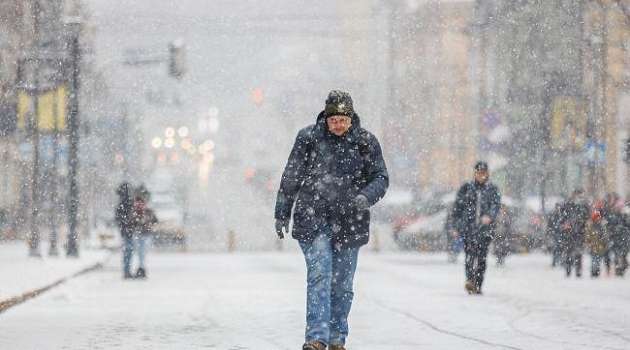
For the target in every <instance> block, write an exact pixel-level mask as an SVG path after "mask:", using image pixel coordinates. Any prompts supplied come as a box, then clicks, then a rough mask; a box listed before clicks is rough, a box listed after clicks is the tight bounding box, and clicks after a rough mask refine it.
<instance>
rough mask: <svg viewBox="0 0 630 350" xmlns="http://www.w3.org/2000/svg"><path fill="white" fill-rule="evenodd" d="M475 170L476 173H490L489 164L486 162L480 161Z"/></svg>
mask: <svg viewBox="0 0 630 350" xmlns="http://www.w3.org/2000/svg"><path fill="white" fill-rule="evenodd" d="M475 170H476V171H488V163H486V162H484V161H478V162H477V164H475Z"/></svg>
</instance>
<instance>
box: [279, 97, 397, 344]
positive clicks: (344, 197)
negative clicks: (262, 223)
mask: <svg viewBox="0 0 630 350" xmlns="http://www.w3.org/2000/svg"><path fill="white" fill-rule="evenodd" d="M388 185H389V176H388V174H387V168H386V166H385V161H384V159H383V154H382V151H381V146H380V144H379V142H378V140H377V138H376V137H375V136H374V135H373V134H371V133H370V132H368V131H367V130H365V129H364V128H362V127H361V121H360V119H359V116H358V115H357V113H355V111H354V106H353V101H352V98H351V97H350V94H348V93H347V92H343V91H338V90H333V91H331V92H330V93H329V94H328V97H327V99H326V102H325V108H324V110H323V111H322V112H321V113H319V115H318V116H317V119H316V121H315V124H313V125H310V126H308V127H306V128H304V129H302V130H300V131H299V132H298V135H297V138H296V140H295V143H294V145H293V149H292V150H291V154H290V155H289V160H288V162H287V164H286V167H285V169H284V173H283V174H282V180H281V182H280V189H279V190H278V195H277V200H276V208H275V219H276V233H277V235H278V237H279V238H284V235H285V234H288V233H289V224H290V221H291V213H292V212H293V216H292V217H293V225H292V230H291V234H292V236H293V238H295V239H296V240H298V242H299V245H300V248H301V249H302V252H303V253H304V258H305V260H306V267H307V305H306V332H305V333H306V334H305V344H304V346H303V349H304V350H321V349H325V348H326V346H328V349H332V350H341V349H344V344H345V341H346V337H347V336H348V314H349V313H350V307H351V304H352V299H353V296H354V294H353V288H352V285H353V278H354V273H355V270H356V266H357V257H358V252H359V248H360V247H361V246H363V245H365V244H366V243H368V240H369V236H370V232H369V226H370V211H369V208H370V206H372V205H374V204H375V203H376V202H378V201H379V200H380V199H381V198H383V196H384V195H385V192H386V191H387V187H388Z"/></svg>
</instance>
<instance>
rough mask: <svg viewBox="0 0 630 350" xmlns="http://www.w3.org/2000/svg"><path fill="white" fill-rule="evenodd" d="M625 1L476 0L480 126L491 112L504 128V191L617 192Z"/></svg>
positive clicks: (621, 170)
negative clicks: (506, 140)
mask: <svg viewBox="0 0 630 350" xmlns="http://www.w3.org/2000/svg"><path fill="white" fill-rule="evenodd" d="M628 5H630V4H628V3H627V2H625V1H575V2H559V1H558V2H555V1H549V2H548V1H529V2H525V3H523V2H522V1H494V0H479V1H476V8H475V20H474V22H473V33H474V34H473V35H474V40H475V51H476V56H477V57H478V58H479V59H478V60H477V61H476V62H475V63H474V64H475V67H474V68H475V72H476V77H475V80H476V82H477V89H478V101H479V109H478V113H479V115H480V117H481V120H482V126H483V125H485V122H487V120H488V119H491V120H492V119H494V120H495V121H494V122H495V123H496V120H497V119H498V120H499V122H503V123H505V125H506V126H507V128H508V131H509V142H507V143H506V144H505V145H504V147H502V152H503V154H502V156H503V157H504V158H505V159H504V160H505V161H504V163H505V166H504V169H505V176H504V185H505V188H506V191H507V192H508V193H510V194H512V195H514V196H515V197H519V198H520V197H523V196H531V195H540V196H541V198H544V197H545V196H562V195H566V194H567V193H568V192H570V191H571V190H572V189H573V188H577V187H583V188H586V189H587V191H588V192H589V193H590V194H592V195H601V194H602V193H603V192H605V191H613V190H616V191H621V192H624V191H626V189H624V186H625V182H626V181H627V180H626V178H625V174H626V172H627V169H625V168H626V165H625V163H624V162H623V161H622V160H621V155H622V153H623V152H622V150H623V149H624V147H623V146H624V140H625V139H626V138H627V131H626V130H627V126H626V127H625V128H624V127H622V126H623V123H624V121H623V120H624V118H626V119H627V117H624V115H627V113H628V112H627V111H624V110H623V108H622V107H621V105H620V102H619V101H620V99H623V95H624V91H627V89H628V84H627V70H628V62H627V60H628V59H627V57H628V31H629V29H630V25H629V22H628V21H630V19H629V18H628ZM626 125H627V124H626ZM482 136H483V132H482ZM482 139H483V137H482ZM481 150H482V155H485V156H492V155H491V154H489V153H491V152H489V151H488V150H487V149H483V147H481ZM622 174H623V176H622Z"/></svg>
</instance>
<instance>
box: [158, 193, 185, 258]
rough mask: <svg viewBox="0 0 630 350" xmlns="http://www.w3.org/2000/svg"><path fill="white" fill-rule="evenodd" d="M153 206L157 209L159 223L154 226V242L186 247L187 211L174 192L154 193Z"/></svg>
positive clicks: (160, 244)
mask: <svg viewBox="0 0 630 350" xmlns="http://www.w3.org/2000/svg"><path fill="white" fill-rule="evenodd" d="M150 205H151V208H152V209H153V210H154V211H155V216H157V219H158V223H157V224H156V225H155V227H154V228H153V242H154V244H155V245H156V246H165V245H177V246H179V247H181V248H185V247H186V230H185V212H184V208H183V207H182V205H181V204H179V203H178V201H177V200H176V198H175V197H174V196H173V194H171V193H168V192H157V193H154V194H153V196H152V198H151V203H150Z"/></svg>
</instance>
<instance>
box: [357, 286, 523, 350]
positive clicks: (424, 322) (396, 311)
mask: <svg viewBox="0 0 630 350" xmlns="http://www.w3.org/2000/svg"><path fill="white" fill-rule="evenodd" d="M363 297H364V298H365V299H366V300H368V301H370V302H372V303H373V304H375V305H377V306H379V307H380V308H382V309H384V310H387V311H389V312H391V313H394V314H397V315H400V316H404V317H406V318H408V319H411V320H413V321H415V322H418V323H420V324H422V325H424V326H426V327H428V328H430V329H431V330H433V331H435V332H438V333H442V334H446V335H449V336H452V337H456V338H460V339H464V340H468V341H471V342H475V343H479V344H483V345H488V346H492V347H496V348H503V349H511V350H524V349H522V348H519V347H516V346H511V345H505V344H500V343H494V342H491V341H488V340H484V339H481V338H476V337H471V336H468V335H465V334H462V333H457V332H454V331H450V330H448V329H443V328H440V327H438V326H436V325H434V324H433V323H431V322H429V321H427V320H424V319H422V318H420V317H418V316H416V315H413V314H411V313H409V312H407V311H403V310H399V309H396V308H393V307H391V306H387V305H386V304H385V303H383V302H381V301H379V300H376V299H373V298H370V297H367V296H365V295H363Z"/></svg>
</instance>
